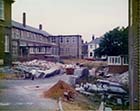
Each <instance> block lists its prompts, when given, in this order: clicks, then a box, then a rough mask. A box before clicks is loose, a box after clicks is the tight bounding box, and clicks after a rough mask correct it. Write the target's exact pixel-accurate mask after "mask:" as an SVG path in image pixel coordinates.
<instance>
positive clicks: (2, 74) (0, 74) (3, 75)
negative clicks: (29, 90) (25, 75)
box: [0, 73, 17, 80]
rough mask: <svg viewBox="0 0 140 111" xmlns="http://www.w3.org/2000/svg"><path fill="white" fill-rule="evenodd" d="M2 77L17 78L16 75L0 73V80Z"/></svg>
mask: <svg viewBox="0 0 140 111" xmlns="http://www.w3.org/2000/svg"><path fill="white" fill-rule="evenodd" d="M2 79H17V75H16V74H4V73H0V80H2Z"/></svg>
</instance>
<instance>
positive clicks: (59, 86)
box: [43, 80, 77, 100]
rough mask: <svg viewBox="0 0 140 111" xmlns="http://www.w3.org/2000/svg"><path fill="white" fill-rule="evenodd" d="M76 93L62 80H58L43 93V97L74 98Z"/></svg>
mask: <svg viewBox="0 0 140 111" xmlns="http://www.w3.org/2000/svg"><path fill="white" fill-rule="evenodd" d="M76 94H77V92H76V91H75V89H74V88H73V87H71V86H70V85H69V84H67V83H65V82H64V81H62V80H59V81H58V82H57V83H56V84H55V85H54V86H53V87H51V88H50V89H49V90H47V91H45V92H44V93H43V95H44V97H45V98H53V99H58V98H59V97H62V98H66V99H67V100H70V99H74V96H75V95H76Z"/></svg>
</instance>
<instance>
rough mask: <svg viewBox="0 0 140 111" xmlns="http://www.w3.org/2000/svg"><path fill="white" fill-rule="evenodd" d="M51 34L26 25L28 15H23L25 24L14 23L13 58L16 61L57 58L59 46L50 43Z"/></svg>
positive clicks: (40, 28)
mask: <svg viewBox="0 0 140 111" xmlns="http://www.w3.org/2000/svg"><path fill="white" fill-rule="evenodd" d="M48 36H50V34H49V33H47V32H46V31H43V30H42V25H41V24H40V25H39V27H38V28H34V27H31V26H29V25H27V24H26V14H25V13H23V23H19V22H15V21H12V58H13V61H16V60H31V59H45V58H46V57H52V56H54V57H57V56H58V53H57V52H56V49H57V45H56V44H54V43H49V42H48V38H47V37H48Z"/></svg>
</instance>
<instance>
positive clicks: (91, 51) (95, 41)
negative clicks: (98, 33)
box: [88, 36, 101, 59]
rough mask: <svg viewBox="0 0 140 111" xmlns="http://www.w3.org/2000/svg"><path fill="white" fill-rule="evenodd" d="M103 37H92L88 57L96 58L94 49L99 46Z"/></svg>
mask: <svg viewBox="0 0 140 111" xmlns="http://www.w3.org/2000/svg"><path fill="white" fill-rule="evenodd" d="M100 40H101V38H96V39H94V36H93V37H92V41H90V42H89V43H88V58H91V59H92V58H94V57H95V54H94V50H95V49H97V48H99V43H100Z"/></svg>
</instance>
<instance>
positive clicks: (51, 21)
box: [12, 0, 128, 41]
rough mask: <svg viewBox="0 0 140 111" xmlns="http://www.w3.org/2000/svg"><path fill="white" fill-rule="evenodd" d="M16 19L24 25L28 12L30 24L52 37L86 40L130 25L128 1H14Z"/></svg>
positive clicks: (14, 16) (14, 18)
mask: <svg viewBox="0 0 140 111" xmlns="http://www.w3.org/2000/svg"><path fill="white" fill-rule="evenodd" d="M12 12H13V15H12V18H13V20H16V21H18V22H22V13H23V12H26V13H27V24H28V25H31V26H33V27H37V28H38V24H42V25H43V29H44V30H45V31H47V32H48V33H50V34H54V35H59V34H80V35H82V38H83V39H84V40H86V41H90V40H91V36H92V34H94V35H95V36H96V37H100V36H102V35H103V34H104V33H105V32H107V31H109V30H111V29H113V28H115V27H117V26H127V25H128V0H15V3H14V4H13V11H12Z"/></svg>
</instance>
